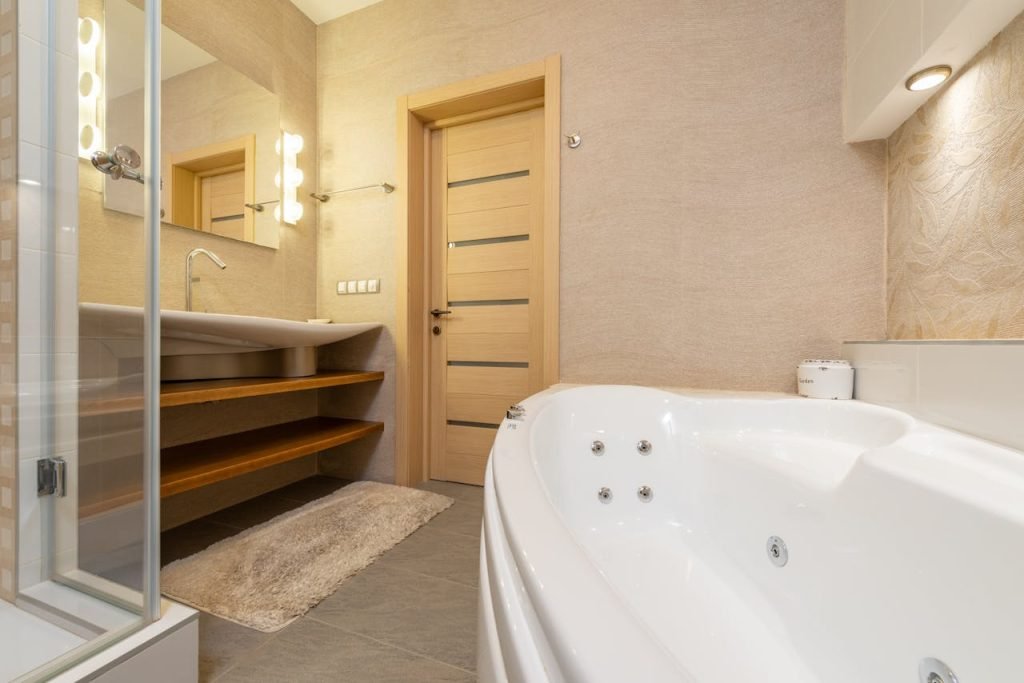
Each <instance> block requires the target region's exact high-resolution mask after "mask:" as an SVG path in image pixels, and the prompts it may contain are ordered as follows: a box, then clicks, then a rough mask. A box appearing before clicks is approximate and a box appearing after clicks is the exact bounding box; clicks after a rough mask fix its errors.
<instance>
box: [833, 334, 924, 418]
mask: <svg viewBox="0 0 1024 683" xmlns="http://www.w3.org/2000/svg"><path fill="white" fill-rule="evenodd" d="M843 358H844V359H845V360H848V361H850V363H851V364H852V365H853V368H854V385H853V397H854V398H856V399H858V400H861V401H867V402H869V403H877V404H880V405H887V406H891V407H893V408H898V409H900V410H909V411H912V410H913V409H914V408H915V407H916V404H917V345H916V344H909V343H898V344H897V343H888V344H858V343H849V342H848V343H846V344H843Z"/></svg>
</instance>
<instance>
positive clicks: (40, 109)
mask: <svg viewBox="0 0 1024 683" xmlns="http://www.w3.org/2000/svg"><path fill="white" fill-rule="evenodd" d="M45 50H46V48H45V47H44V46H43V44H42V43H39V42H37V41H35V40H32V39H31V38H29V37H27V36H21V37H20V40H19V41H18V137H19V138H20V139H21V140H24V141H26V142H31V143H32V144H34V145H38V146H40V147H42V146H43V145H45V144H46V139H45V131H46V126H45V123H46V121H45V119H46V96H47V91H48V86H47V74H46V59H45Z"/></svg>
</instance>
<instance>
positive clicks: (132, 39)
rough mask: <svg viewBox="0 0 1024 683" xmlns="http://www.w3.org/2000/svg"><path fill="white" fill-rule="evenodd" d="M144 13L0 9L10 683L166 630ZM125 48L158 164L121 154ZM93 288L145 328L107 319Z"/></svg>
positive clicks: (0, 360)
mask: <svg viewBox="0 0 1024 683" xmlns="http://www.w3.org/2000/svg"><path fill="white" fill-rule="evenodd" d="M134 4H135V5H137V6H139V7H140V8H143V9H144V11H145V16H146V22H145V25H144V27H143V28H142V29H141V30H137V31H134V32H133V34H132V35H121V34H119V33H117V32H116V31H114V32H113V33H111V32H108V31H107V24H108V22H107V20H106V14H105V8H104V3H103V0H78V2H67V1H66V0H17V2H15V3H0V33H2V34H3V38H4V41H5V46H6V45H7V44H8V42H7V41H8V37H9V36H16V40H14V41H13V44H14V46H15V47H16V49H15V50H12V51H11V52H10V54H13V56H14V57H15V58H16V59H17V63H16V64H15V65H14V67H13V68H14V72H15V73H17V74H18V78H17V81H16V87H14V88H9V87H8V86H9V85H10V84H11V83H13V82H14V81H12V80H5V78H6V76H5V74H7V73H8V71H7V69H8V67H9V65H8V64H6V63H4V62H3V61H2V60H0V86H2V87H0V93H2V95H3V96H7V95H13V98H14V101H13V107H11V106H8V105H9V104H10V103H8V102H6V101H0V107H2V108H3V111H0V157H2V158H0V171H2V172H3V173H0V175H2V176H3V179H2V183H0V184H2V186H3V187H2V190H3V196H2V197H0V201H2V202H3V203H2V204H0V208H2V210H0V233H2V234H0V258H2V263H3V265H2V266H0V278H2V279H0V299H3V301H2V302H0V318H2V316H3V315H8V314H9V315H10V320H8V319H7V318H2V319H0V344H2V349H0V371H2V372H0V381H2V384H3V387H2V391H0V409H2V413H0V447H2V453H3V456H4V457H3V460H2V461H0V502H2V503H6V504H7V508H6V509H10V510H11V511H12V512H13V514H12V517H13V518H14V520H15V523H14V524H12V525H7V526H5V525H4V517H3V514H2V512H3V509H0V569H4V568H6V567H7V566H8V565H9V566H10V567H12V568H13V570H12V571H8V572H7V573H5V574H2V575H0V578H2V579H3V580H4V581H3V582H0V682H2V681H10V680H16V681H23V680H24V681H34V680H43V679H46V678H49V677H50V676H53V675H54V674H56V673H58V672H60V671H62V670H65V669H67V668H69V667H71V666H74V665H75V664H77V663H79V662H81V661H83V660H84V659H86V658H88V657H89V656H91V655H93V654H95V653H96V652H98V651H99V650H101V649H103V648H105V647H108V646H110V645H111V644H113V643H115V642H117V641H119V640H120V639H122V638H124V637H125V636H127V635H129V634H131V633H133V632H135V631H137V630H138V629H140V628H141V627H143V626H145V625H146V624H148V623H150V622H152V621H154V620H156V619H157V618H159V615H160V597H159V580H158V578H159V573H158V572H159V541H158V536H157V535H156V534H154V533H152V530H153V529H157V528H158V524H159V512H158V506H159V482H158V480H159V462H158V459H159V449H158V448H156V447H155V444H156V443H157V442H158V439H159V433H158V430H159V427H158V420H159V407H158V403H155V402H154V401H155V398H156V397H157V392H158V390H159V312H158V311H157V310H156V308H157V307H156V306H153V305H152V302H153V301H154V300H158V295H159V289H158V287H157V282H158V277H159V272H158V266H157V264H158V259H157V256H158V235H159V189H158V188H159V181H158V180H156V181H154V179H157V178H159V171H158V169H159V149H158V145H155V144H151V141H152V140H156V139H158V138H159V116H158V115H157V116H153V117H150V116H149V114H150V112H159V92H158V91H159V88H157V89H156V90H157V92H155V93H154V92H153V89H152V88H150V87H149V83H157V84H159V82H160V81H159V60H158V59H153V58H152V56H153V55H158V54H159V37H158V36H159V31H158V27H159V14H160V0H147V1H146V2H145V3H143V2H135V3H134ZM112 41H113V42H115V43H118V42H120V43H131V44H134V45H136V46H138V50H139V53H140V54H144V55H145V59H141V60H139V61H138V62H137V63H133V64H119V65H117V69H118V75H119V78H120V79H122V82H128V81H129V80H130V81H131V82H132V83H134V87H135V88H136V89H137V91H138V97H139V99H140V100H142V101H145V102H146V105H147V106H146V107H144V108H140V110H139V112H138V115H137V118H138V120H137V121H135V122H134V125H135V126H136V127H137V129H138V130H139V131H141V134H140V137H139V139H140V140H143V141H144V143H143V144H142V145H141V147H142V149H134V150H133V149H130V148H128V147H127V146H119V141H118V140H112V139H106V135H105V120H106V112H105V110H104V109H105V107H104V98H103V93H104V85H105V83H106V79H107V75H108V69H109V67H110V66H111V65H109V64H107V63H106V54H107V50H108V47H109V45H110V44H111V42H112ZM4 54H5V55H8V54H9V53H7V52H5V53H4ZM0 100H3V97H0ZM15 113H16V116H15ZM8 133H10V135H8ZM8 138H11V139H12V140H13V141H14V143H13V147H5V146H4V145H5V143H6V142H7V139H8ZM135 144H136V146H140V145H139V144H138V143H137V142H136V143H135ZM9 168H11V169H13V172H12V173H10V174H8V169H9ZM108 177H110V178H114V177H117V178H118V179H119V180H117V182H121V183H131V184H134V185H138V186H140V187H144V188H145V191H144V192H141V193H138V206H137V207H136V208H137V211H136V212H135V213H136V214H137V215H132V216H125V215H123V214H118V215H116V216H111V215H109V212H107V211H106V210H105V209H104V207H103V189H104V181H105V179H106V178H108ZM153 188H157V189H156V190H155V191H153ZM153 206H156V210H155V211H154V210H153ZM11 215H13V216H14V218H13V228H12V229H11V231H10V232H7V231H6V227H7V225H6V224H5V223H4V221H5V220H6V219H7V218H8V217H9V216H11ZM8 265H12V266H13V270H12V273H13V274H11V275H10V277H11V280H10V282H11V284H12V285H13V286H11V287H8V282H9V280H7V279H6V278H7V277H8V272H7V270H5V268H7V266H8ZM85 283H88V286H85ZM85 290H88V291H89V292H97V291H98V292H99V293H100V297H99V298H92V299H89V300H88V301H89V302H95V303H101V304H103V303H120V304H132V305H134V306H136V307H138V308H137V310H138V314H137V315H134V316H129V317H127V318H126V317H124V316H122V317H120V318H116V319H113V318H110V317H107V316H105V315H103V314H102V313H103V307H102V306H99V307H96V306H86V305H84V304H85V303H86V300H85V299H84V297H83V296H82V293H83V291H85ZM8 293H11V296H9V297H8V296H7V294H8ZM8 304H11V305H8ZM151 312H153V315H150V313H151ZM154 368H155V371H154ZM4 429H7V430H8V431H4ZM12 463H13V465H12ZM4 465H12V466H11V470H12V474H13V481H10V477H8V479H5V478H4V474H5V472H4V469H3V466H4ZM5 561H6V562H7V564H4V563H5Z"/></svg>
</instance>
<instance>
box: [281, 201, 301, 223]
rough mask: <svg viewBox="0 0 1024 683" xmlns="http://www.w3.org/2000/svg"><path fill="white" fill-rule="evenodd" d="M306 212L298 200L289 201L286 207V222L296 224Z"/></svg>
mask: <svg viewBox="0 0 1024 683" xmlns="http://www.w3.org/2000/svg"><path fill="white" fill-rule="evenodd" d="M303 213H304V211H303V208H302V204H299V203H298V202H288V204H287V205H286V206H285V207H284V222H285V223H288V224H290V225H295V224H296V223H298V222H299V221H300V220H301V219H302V214H303Z"/></svg>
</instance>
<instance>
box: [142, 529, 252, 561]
mask: <svg viewBox="0 0 1024 683" xmlns="http://www.w3.org/2000/svg"><path fill="white" fill-rule="evenodd" d="M237 533H238V530H237V529H234V528H232V527H227V526H224V525H223V524H213V523H211V522H209V521H207V520H206V519H205V518H204V519H197V520H196V521H194V522H189V523H188V524H182V525H181V526H179V527H175V528H173V529H168V530H167V531H165V532H163V533H162V534H160V564H161V566H163V565H166V564H170V563H171V562H174V561H175V560H180V559H181V558H183V557H188V556H189V555H194V554H195V553H198V552H199V551H200V550H205V549H206V548H208V547H210V546H211V545H213V544H214V543H216V542H217V541H222V540H224V539H225V538H228V537H229V536H234V535H235V534H237Z"/></svg>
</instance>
